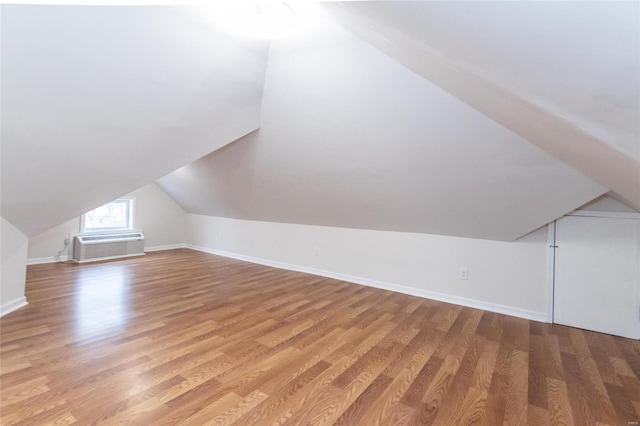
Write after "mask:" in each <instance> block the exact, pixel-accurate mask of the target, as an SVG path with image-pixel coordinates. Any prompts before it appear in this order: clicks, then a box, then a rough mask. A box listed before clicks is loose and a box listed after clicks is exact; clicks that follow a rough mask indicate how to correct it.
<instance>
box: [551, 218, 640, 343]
mask: <svg viewBox="0 0 640 426" xmlns="http://www.w3.org/2000/svg"><path fill="white" fill-rule="evenodd" d="M556 246H557V249H556V256H555V258H556V264H555V286H554V322H556V323H558V324H564V325H570V326H573V327H579V328H584V329H587V330H593V331H599V332H603V333H609V334H614V335H618V336H624V337H631V338H635V339H638V338H640V317H639V315H640V258H639V255H640V221H638V220H633V219H614V218H600V217H579V216H567V217H564V218H562V219H561V220H558V221H557V223H556Z"/></svg>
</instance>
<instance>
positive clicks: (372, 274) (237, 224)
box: [187, 214, 548, 321]
mask: <svg viewBox="0 0 640 426" xmlns="http://www.w3.org/2000/svg"><path fill="white" fill-rule="evenodd" d="M187 225H188V239H187V241H188V243H189V244H190V246H192V247H193V248H199V249H202V250H204V251H209V252H212V253H218V254H223V255H227V256H231V257H236V258H240V259H244V260H251V261H257V262H258V263H264V264H269V265H272V266H277V267H284V268H288V269H295V270H301V271H306V272H312V273H317V274H319V275H325V276H332V277H335V278H338V279H344V280H346V281H352V282H359V283H362V284H368V285H373V286H379V287H383V288H388V289H391V290H395V291H400V292H405V293H409V294H414V295H418V296H423V297H428V298H432V299H439V300H444V301H450V302H453V303H458V304H462V305H468V306H475V307H479V308H482V309H487V310H492V311H496V312H502V313H506V314H511V315H516V316H521V317H525V318H530V319H537V320H540V321H544V320H545V318H546V301H547V300H548V295H547V288H548V286H547V266H546V265H547V264H546V262H547V230H546V227H545V228H542V229H540V230H538V231H535V232H533V233H531V234H529V235H527V236H525V237H523V238H521V239H519V240H517V241H515V242H499V241H488V240H479V239H469V238H459V237H447V236H439V235H429V234H416V233H404V232H390V231H371V230H361V229H347V228H331V227H322V226H310V225H296V224H284V223H273V222H258V221H245V220H237V219H229V218H221V217H213V216H203V215H195V214H188V215H187ZM460 267H467V268H468V272H469V274H468V280H461V279H459V277H458V275H459V268H460Z"/></svg>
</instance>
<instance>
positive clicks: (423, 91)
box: [159, 15, 607, 240]
mask: <svg viewBox="0 0 640 426" xmlns="http://www.w3.org/2000/svg"><path fill="white" fill-rule="evenodd" d="M159 184H160V185H161V186H162V187H163V188H164V189H165V190H166V191H167V192H168V193H169V194H170V195H171V196H172V197H173V198H174V199H176V200H177V201H178V202H179V203H180V204H181V205H182V206H183V207H184V208H185V209H186V210H187V211H189V212H192V213H198V214H206V215H218V216H227V217H234V218H241V219H253V220H264V221H277V222H293V223H304V224H315V225H326V226H339V227H353V228H367V229H380V230H394V231H409V232H424V233H435V234H445V235H456V236H464V237H476V238H488V239H500V240H514V239H516V238H518V237H520V236H522V235H524V234H526V233H528V232H530V231H533V230H534V229H536V228H538V227H540V226H543V225H544V224H546V223H548V222H549V221H552V220H553V219H555V218H557V217H559V216H561V215H562V214H564V213H566V212H568V211H571V210H573V209H575V208H576V207H578V206H580V205H582V204H584V203H586V202H588V201H590V200H592V199H594V198H595V197H597V196H599V195H601V194H603V193H604V192H606V191H607V188H605V187H604V186H602V185H599V184H597V183H595V182H593V181H592V180H590V179H588V178H587V177H585V176H584V175H583V174H581V173H580V172H578V171H576V170H574V169H573V168H571V167H569V166H567V165H566V164H564V163H563V162H561V161H559V160H558V159H556V158H554V157H553V156H552V155H550V154H548V153H546V152H545V151H543V150H541V149H540V148H538V147H537V146H536V145H534V144H532V143H530V142H529V141H528V140H526V139H525V138H523V137H522V136H520V135H518V134H516V133H514V132H513V131H511V130H509V129H508V128H506V127H505V126H503V125H502V124H501V123H499V122H496V121H495V120H492V119H490V118H488V117H487V116H486V115H484V114H482V113H480V112H479V111H478V110H476V109H474V108H472V107H470V106H469V105H467V104H466V103H465V102H463V101H462V100H460V99H458V98H456V97H454V96H452V95H451V94H450V93H447V92H446V91H444V90H442V89H441V88H440V87H438V86H437V85H435V84H433V83H432V82H430V81H429V80H427V79H425V78H423V77H422V76H420V75H418V74H416V73H415V72H413V71H411V70H410V69H408V68H407V67H405V66H404V65H402V64H400V63H399V62H398V61H396V60H395V59H392V58H391V57H390V56H388V55H387V54H385V53H383V52H381V51H380V50H378V49H376V48H374V47H373V46H371V45H370V44H368V43H367V42H365V41H363V40H362V39H360V38H359V37H356V36H355V35H353V34H352V33H351V32H349V31H347V30H345V29H344V28H342V27H341V26H340V25H338V24H337V23H336V22H335V21H334V20H333V19H331V17H327V16H324V17H322V16H320V15H317V16H315V18H314V25H313V26H308V27H306V29H305V31H303V32H301V33H299V34H297V35H296V36H295V37H290V38H286V39H278V40H275V41H272V42H271V47H270V53H269V61H268V66H267V75H266V81H265V90H264V96H263V103H262V117H261V128H260V130H259V131H257V132H255V133H253V134H251V135H249V136H247V137H245V138H244V139H242V140H240V141H238V142H235V143H233V144H231V145H229V146H227V147H225V148H223V149H221V150H219V151H217V152H215V153H213V154H211V155H208V156H206V157H204V158H202V159H201V160H198V161H196V162H195V163H193V164H191V165H189V166H186V167H184V168H182V169H180V170H178V171H176V172H174V173H172V174H170V175H169V176H166V177H164V178H162V179H160V180H159Z"/></svg>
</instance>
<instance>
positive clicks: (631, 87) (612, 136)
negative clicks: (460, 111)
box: [326, 1, 640, 209]
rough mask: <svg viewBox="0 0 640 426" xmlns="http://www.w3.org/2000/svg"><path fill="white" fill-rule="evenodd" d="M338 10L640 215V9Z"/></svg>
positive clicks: (354, 5)
mask: <svg viewBox="0 0 640 426" xmlns="http://www.w3.org/2000/svg"><path fill="white" fill-rule="evenodd" d="M326 7H327V8H328V10H330V11H331V12H332V14H333V15H334V17H336V18H337V19H338V20H339V21H340V22H341V23H342V24H343V25H344V26H345V27H346V28H348V29H350V30H352V31H354V33H356V34H358V35H359V36H360V37H362V38H363V39H364V40H366V41H367V42H369V43H371V44H372V45H374V46H376V47H378V48H379V49H381V50H382V51H384V52H385V53H387V54H389V55H390V56H392V57H394V58H395V59H397V60H398V61H400V62H401V63H403V64H404V65H405V66H407V67H409V68H410V69H412V70H413V71H415V72H417V73H418V74H420V75H422V76H424V77H425V78H427V79H429V80H430V81H432V82H434V83H435V84H438V85H439V86H440V87H442V88H443V89H445V90H447V91H449V92H450V93H452V94H454V95H455V96H457V97H459V98H460V99H461V100H463V101H465V102H467V103H468V104H469V105H471V106H473V107H474V108H476V109H478V110H479V111H481V112H482V113H484V114H485V115H487V116H488V117H490V118H492V119H494V120H496V121H498V122H499V123H501V124H502V125H504V126H505V127H507V128H509V129H511V130H513V131H514V132H516V133H518V134H520V135H521V136H523V137H524V138H525V139H527V140H529V141H530V142H532V143H534V144H536V145H538V146H539V147H541V148H543V149H544V150H546V151H547V152H550V153H551V154H552V155H554V156H555V157H557V158H559V159H561V160H563V161H564V162H566V163H567V164H569V165H571V166H572V167H574V168H576V169H577V170H580V171H581V172H583V173H585V174H586V175H588V176H589V177H591V178H592V179H594V180H596V181H597V182H599V183H601V184H603V185H604V186H607V187H609V188H610V189H611V190H612V191H613V194H614V195H615V196H617V198H619V199H621V200H623V201H625V202H627V203H629V204H630V205H632V206H634V207H635V208H636V209H640V106H639V105H640V78H639V77H638V76H639V75H640V3H638V2H612V1H602V2H348V3H330V4H327V5H326Z"/></svg>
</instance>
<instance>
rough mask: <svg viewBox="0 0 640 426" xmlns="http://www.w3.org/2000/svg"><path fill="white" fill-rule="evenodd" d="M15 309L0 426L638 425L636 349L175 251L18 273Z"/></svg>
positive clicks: (7, 337) (5, 346) (597, 336)
mask: <svg viewBox="0 0 640 426" xmlns="http://www.w3.org/2000/svg"><path fill="white" fill-rule="evenodd" d="M122 276H126V277H127V282H128V285H127V286H125V287H121V286H116V287H117V288H116V287H114V286H113V283H115V282H118V280H119V279H121V278H122ZM89 288H91V289H99V291H100V292H102V293H103V294H101V295H100V297H98V298H96V297H95V293H93V295H91V294H89V293H87V289H89ZM92 291H93V290H92ZM115 292H117V297H115ZM111 296H114V297H111ZM27 298H28V300H29V305H28V306H26V307H24V308H22V309H20V310H18V311H15V312H12V313H11V314H8V315H6V316H5V317H3V318H1V319H0V423H2V424H3V425H14V424H38V425H40V424H43V425H44V424H72V423H75V424H96V423H100V424H113V425H120V424H167V425H169V424H194V425H200V424H221V425H222V424H236V425H245V424H310V425H311V424H319V425H325V424H326V425H329V424H334V423H337V424H344V425H352V424H354V425H355V424H362V425H376V424H380V425H387V424H407V425H409V424H433V423H436V424H447V425H448V424H491V425H493V424H532V425H535V424H540V425H544V424H567V425H572V424H627V423H629V422H634V421H638V417H639V415H640V413H639V411H640V396H639V395H640V380H639V377H638V372H639V370H640V343H639V342H637V341H632V340H629V339H623V338H618V337H612V336H608V335H604V334H601V333H593V332H589V331H584V330H578V329H572V328H570V327H564V326H559V325H550V324H542V323H537V322H533V321H527V320H523V319H519V318H513V317H508V316H505V315H501V314H497V313H491V312H484V311H481V310H476V309H471V308H466V307H461V306H456V305H451V304H447V303H441V302H437V301H432V300H427V299H421V298H417V297H413V296H408V295H404V294H399V293H393V292H390V291H387V290H379V289H376V288H371V287H365V286H361V285H357V284H351V283H347V282H342V281H337V280H332V279H329V278H323V277H318V276H311V275H306V274H302V273H298V272H292V271H283V270H277V269H273V268H269V267H265V266H261V265H255V264H250V263H245V262H241V261H236V260H232V259H225V258H221V257H217V256H214V255H209V254H205V253H200V252H196V251H192V250H188V249H178V250H171V251H165V252H156V253H150V254H148V255H147V256H145V257H144V258H137V259H126V260H119V261H114V262H102V263H97V264H84V265H77V264H50V265H33V266H29V267H28V269H27ZM83 298H86V300H83ZM98 300H99V301H100V303H102V306H98V305H95V303H96V301H98ZM83 304H84V305H83ZM82 306H83V308H82V309H80V308H79V307H82ZM92 307H95V309H99V312H100V315H101V316H100V317H96V316H95V315H90V313H91V312H92V311H91V309H93V308H92Z"/></svg>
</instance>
